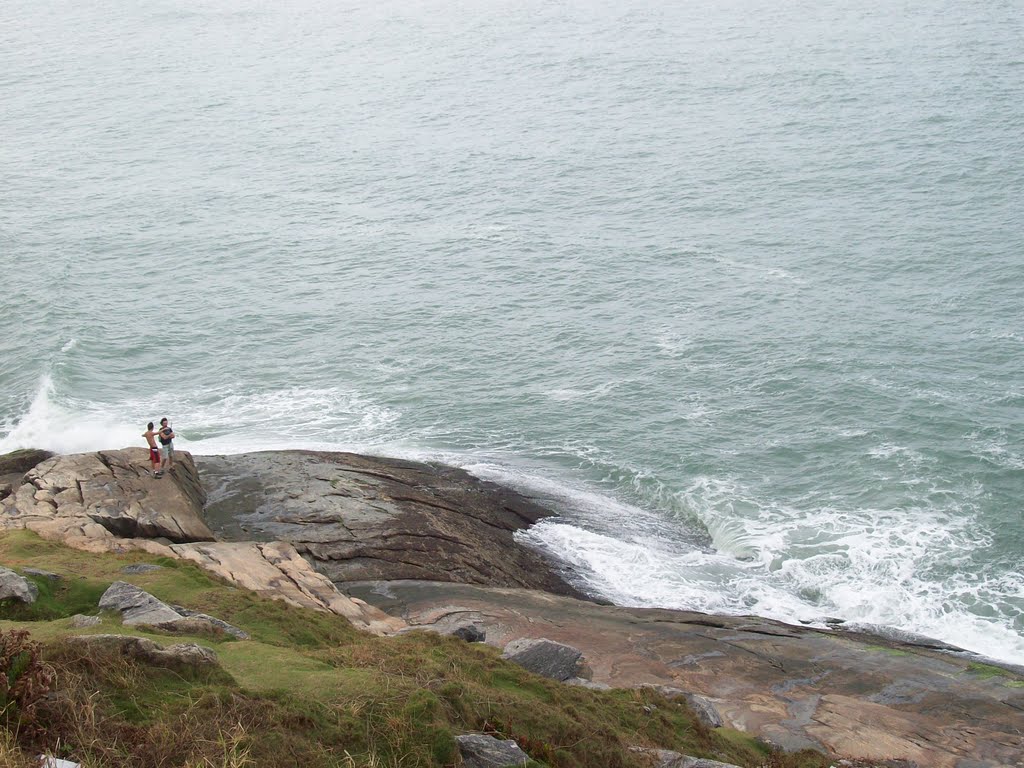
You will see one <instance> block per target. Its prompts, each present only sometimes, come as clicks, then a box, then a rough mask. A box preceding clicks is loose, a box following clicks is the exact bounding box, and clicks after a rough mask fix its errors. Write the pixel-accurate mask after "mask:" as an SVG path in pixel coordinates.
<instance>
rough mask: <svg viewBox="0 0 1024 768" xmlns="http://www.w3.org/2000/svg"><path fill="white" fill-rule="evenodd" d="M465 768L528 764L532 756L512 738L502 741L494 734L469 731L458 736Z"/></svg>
mask: <svg viewBox="0 0 1024 768" xmlns="http://www.w3.org/2000/svg"><path fill="white" fill-rule="evenodd" d="M455 742H456V743H457V744H458V745H459V753H460V754H461V755H462V765H463V766H464V768H511V766H520V765H526V764H527V762H529V760H530V756H529V755H528V754H526V753H525V752H523V750H521V749H520V748H519V745H518V744H516V743H515V742H514V741H512V740H511V739H509V740H507V741H502V740H500V739H496V738H494V737H493V736H485V735H483V734H479V733H469V734H466V735H465V736H456V737H455Z"/></svg>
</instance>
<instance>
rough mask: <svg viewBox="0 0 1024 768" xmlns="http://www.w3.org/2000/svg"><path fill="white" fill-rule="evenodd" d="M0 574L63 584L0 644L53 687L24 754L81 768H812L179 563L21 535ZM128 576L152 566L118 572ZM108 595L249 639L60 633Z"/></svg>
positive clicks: (655, 712) (638, 693)
mask: <svg viewBox="0 0 1024 768" xmlns="http://www.w3.org/2000/svg"><path fill="white" fill-rule="evenodd" d="M0 562H3V563H5V564H6V565H7V566H8V567H12V568H15V569H16V570H17V569H21V568H25V567H37V568H42V569H45V570H49V571H53V572H55V573H59V574H62V575H63V576H64V578H63V579H62V580H61V581H59V582H57V583H53V582H47V583H46V584H44V583H42V582H43V581H46V580H45V579H43V580H38V579H34V580H35V581H36V583H37V584H39V586H40V600H39V602H38V603H37V605H36V606H33V607H31V608H15V607H13V606H9V605H4V606H0V630H5V631H9V630H11V629H15V628H27V629H29V630H30V631H31V633H32V636H33V639H35V640H37V641H39V642H42V643H43V644H44V651H45V657H46V660H47V663H49V664H50V665H51V666H52V667H53V669H54V670H55V671H56V673H57V678H56V681H57V682H56V694H57V695H56V696H54V697H52V700H50V699H48V700H47V701H48V703H47V704H46V707H43V708H42V709H41V711H42V714H41V715H40V717H46V718H47V720H46V721H45V722H43V723H42V725H43V734H44V735H43V736H42V737H38V738H36V739H35V740H34V741H31V742H26V743H23V744H21V745H20V748H21V749H22V750H23V751H24V752H25V754H28V753H30V752H33V751H34V753H36V754H38V752H40V751H47V752H49V753H50V754H55V755H57V756H61V757H66V758H68V759H73V760H76V761H79V762H81V763H82V764H83V766H84V768H106V766H120V765H133V766H139V767H140V768H144V767H145V766H160V768H171V767H172V766H183V768H193V767H195V768H198V767H199V766H229V765H230V766H242V765H259V766H293V765H318V766H344V767H345V768H357V767H361V766H366V767H367V768H385V767H387V768H391V767H395V768H397V767H398V766H401V767H402V768H418V767H421V766H422V767H423V768H428V767H433V766H454V765H457V764H458V757H457V749H456V745H455V741H454V737H455V736H456V735H458V734H460V733H466V732H485V733H490V734H492V735H494V736H497V737H499V738H511V739H515V740H516V741H517V742H518V743H519V745H520V746H521V747H522V748H523V749H524V750H525V751H526V752H527V753H528V754H529V755H530V756H531V758H532V759H533V761H535V762H534V764H535V765H544V766H548V767H549V768H570V767H572V768H575V767H577V766H579V767H580V768H589V767H591V766H592V767H593V768H626V767H628V766H637V768H639V767H640V766H646V765H647V764H648V763H649V759H648V758H647V757H645V756H643V755H640V754H638V753H636V752H634V751H632V750H631V749H630V747H633V746H642V747H656V748H663V749H671V750H675V751H679V752H683V753H685V754H690V755H694V756H698V757H709V758H713V759H717V760H720V761H724V762H729V763H735V764H737V765H741V766H743V765H746V766H754V765H758V766H760V765H765V764H766V763H767V764H770V765H772V766H773V768H820V767H821V766H825V765H828V761H827V760H826V759H825V758H824V756H822V755H818V754H817V753H809V754H804V755H800V756H790V755H785V756H783V755H780V754H769V751H768V749H767V748H766V747H765V746H764V745H763V744H760V743H758V742H756V741H755V740H753V739H751V738H750V737H748V736H746V735H744V734H740V733H738V732H735V731H729V730H726V729H717V730H713V731H712V730H708V729H707V728H706V727H704V726H703V725H702V724H700V723H699V722H698V721H697V720H696V718H695V717H694V715H693V713H692V712H691V711H690V710H689V708H688V707H687V706H686V705H685V703H681V702H679V701H669V700H667V699H665V698H664V697H663V696H661V695H659V694H658V693H657V692H655V691H654V690H653V689H634V690H612V691H595V690H590V689H586V688H577V687H573V686H566V685H563V684H560V683H556V682H554V681H551V680H547V679H545V678H541V677H537V676H535V675H532V674H530V673H528V672H526V671H525V670H524V669H522V668H520V667H518V666H516V665H513V664H511V663H508V662H506V661H504V660H503V659H501V657H500V652H499V651H498V650H497V649H495V648H492V647H490V646H487V645H483V644H467V643H464V642H462V641H460V640H457V639H454V638H450V637H441V636H438V635H435V634H430V633H426V632H413V633H408V634H403V635H399V636H397V637H392V638H379V637H375V636H372V635H368V634H364V633H360V632H357V631H356V630H354V629H353V628H352V626H351V625H350V624H349V623H348V622H347V621H346V620H345V619H343V618H341V617H339V616H334V615H331V614H324V613H317V612H313V611H309V610H304V609H300V608H296V607H293V606H289V605H287V604H285V603H283V602H280V601H273V600H268V599H264V598H261V597H258V596H255V595H253V594H251V593H248V592H245V591H244V590H240V589H238V588H236V587H234V586H232V585H230V584H225V583H222V582H220V581H218V580H217V579H215V578H212V577H211V576H210V575H208V574H206V573H204V572H203V571H201V570H200V569H199V568H197V567H196V566H194V565H193V564H191V563H187V562H182V561H162V560H159V559H158V558H153V557H149V556H146V555H144V554H140V553H132V554H130V555H124V556H115V555H95V554H86V553H82V552H76V551H74V550H70V549H67V548H64V547H62V546H59V545H56V544H52V543H49V542H45V541H42V540H40V539H38V538H37V537H35V536H34V535H32V534H28V533H24V532H9V533H6V534H3V535H0ZM131 562H152V563H156V564H160V565H163V566H165V567H164V568H163V569H161V570H158V571H152V572H149V573H144V574H135V575H128V574H124V573H122V572H121V568H122V567H123V566H124V565H126V564H128V563H131ZM117 580H123V581H128V582H130V583H133V584H136V585H138V586H140V587H142V588H143V589H145V590H147V591H148V592H151V593H152V594H153V595H155V596H156V597H158V598H160V599H161V600H164V601H166V602H169V603H177V604H181V605H186V606H188V607H190V608H193V609H196V610H201V611H204V612H206V613H209V614H211V615H214V616H217V617H218V618H222V619H224V620H225V621H228V622H230V623H232V624H234V625H236V626H238V627H240V628H242V629H244V630H245V631H247V632H249V633H250V635H251V636H252V639H251V640H248V641H238V640H234V639H232V638H230V637H220V636H218V637H213V638H211V637H203V638H192V637H177V636H176V637H168V636H167V635H165V634H160V633H156V632H152V631H149V632H147V631H145V630H142V629H139V628H129V627H123V626H122V625H121V624H120V622H119V620H118V619H117V618H116V617H113V616H105V617H104V620H103V624H102V625H101V626H100V627H97V628H90V629H85V630H74V629H72V628H71V626H70V621H69V618H68V617H70V616H72V615H74V614H75V613H86V614H89V613H96V607H95V606H96V601H97V600H98V599H99V596H100V595H101V594H102V592H103V590H105V589H106V587H107V586H109V584H110V583H111V582H113V581H117ZM44 588H45V590H44ZM44 591H45V594H44ZM44 598H45V599H44ZM86 633H89V634H93V633H130V634H135V635H140V636H144V637H149V638H151V639H153V640H155V641H156V642H158V643H161V644H164V645H167V644H171V643H175V642H189V641H194V642H198V643H200V644H201V645H206V646H207V647H210V648H212V649H214V650H215V651H216V653H217V655H218V659H219V667H217V668H215V669H214V670H212V671H207V672H189V671H187V670H185V671H183V670H171V669H164V668H159V667H153V666H149V665H146V664H142V663H140V662H136V661H132V660H128V659H124V658H121V657H119V656H117V655H116V654H111V653H102V652H100V653H97V652H89V653H86V652H83V651H82V650H81V648H80V647H79V646H74V645H71V644H69V643H67V642H66V641H65V638H66V637H67V636H69V635H74V634H86ZM8 762H9V763H10V764H12V765H14V764H16V763H17V761H16V760H14V761H8Z"/></svg>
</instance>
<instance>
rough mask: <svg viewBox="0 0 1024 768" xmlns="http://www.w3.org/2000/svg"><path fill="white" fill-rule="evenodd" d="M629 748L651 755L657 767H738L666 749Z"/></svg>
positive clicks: (737, 767)
mask: <svg viewBox="0 0 1024 768" xmlns="http://www.w3.org/2000/svg"><path fill="white" fill-rule="evenodd" d="M631 749H632V751H633V752H638V753H640V754H645V755H651V756H652V757H653V758H654V759H655V760H656V761H657V762H655V765H656V766H657V768H739V766H737V765H733V764H732V763H720V762H718V761H717V760H708V759H707V758H705V757H690V756H689V755H683V754H681V753H679V752H672V751H671V750H668V749H648V748H647V747H632V748H631Z"/></svg>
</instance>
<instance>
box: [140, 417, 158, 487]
mask: <svg viewBox="0 0 1024 768" xmlns="http://www.w3.org/2000/svg"><path fill="white" fill-rule="evenodd" d="M142 436H143V437H144V438H146V442H147V443H149V463H150V464H152V465H153V474H154V475H158V474H159V472H160V451H159V450H158V449H157V447H156V432H155V431H153V422H152V421H151V422H149V424H147V425H146V431H145V432H143V433H142Z"/></svg>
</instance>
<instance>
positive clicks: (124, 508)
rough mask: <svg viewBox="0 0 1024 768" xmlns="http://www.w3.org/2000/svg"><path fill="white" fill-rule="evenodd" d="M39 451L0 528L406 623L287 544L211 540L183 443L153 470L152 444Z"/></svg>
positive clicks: (378, 620) (352, 614) (374, 619)
mask: <svg viewBox="0 0 1024 768" xmlns="http://www.w3.org/2000/svg"><path fill="white" fill-rule="evenodd" d="M22 453H23V454H26V452H22ZM26 455H27V454H26ZM42 456H43V460H42V461H41V463H39V464H38V465H36V466H34V467H30V468H29V469H27V470H26V471H25V473H24V476H23V482H22V483H21V485H20V486H19V487H18V488H17V489H16V490H15V492H14V493H13V494H12V495H10V496H8V497H7V498H5V499H3V500H2V501H0V529H4V528H7V529H12V528H25V529H28V530H31V531H34V532H35V533H37V534H39V535H40V536H42V537H43V538H45V539H49V540H51V541H59V542H61V543H63V544H66V545H67V546H70V547H74V548H75V549H81V550H84V551H87V552H129V551H132V550H143V551H145V552H149V553H150V554H154V555H160V556H164V557H171V558H182V559H186V560H190V561H192V562H195V563H197V564H198V565H200V566H202V567H203V568H206V569H208V570H209V571H211V572H212V573H214V574H215V575H217V576H219V577H221V578H223V579H226V580H227V581H230V582H233V583H235V584H238V585H239V586H243V587H245V588H247V589H250V590H251V591H253V592H256V593H258V594H260V595H263V596H265V597H270V598H273V599H277V600H286V601H288V602H290V603H292V604H293V605H298V606H302V607H305V608H312V609H314V610H319V611H329V612H332V613H337V614H339V615H342V616H345V617H346V618H348V619H349V620H350V621H351V622H352V623H353V624H354V625H355V626H356V627H359V628H360V629H364V630H367V631H370V632H375V633H378V634H383V633H387V632H393V631H397V630H398V629H401V628H402V627H404V623H403V622H402V621H401V620H400V619H395V618H392V617H390V616H388V615H387V614H385V613H383V612H382V611H380V610H378V609H376V608H374V607H372V606H368V605H366V604H365V603H362V602H361V601H359V600H353V599H350V598H348V597H346V596H345V595H343V594H341V593H340V592H338V590H337V589H336V588H335V586H334V585H333V584H332V583H331V582H330V580H329V579H327V578H326V577H325V576H323V575H322V574H320V573H317V571H316V570H314V568H313V567H312V566H311V565H310V563H309V562H307V561H306V560H304V559H303V558H302V557H301V556H300V555H299V554H298V552H297V551H296V550H295V548H294V547H293V546H291V545H290V544H287V543H283V542H261V543H254V542H216V541H214V534H213V532H212V531H211V530H210V528H209V527H207V525H206V523H205V521H204V519H203V505H204V502H205V500H206V492H205V491H204V489H203V486H202V484H201V482H200V478H199V474H198V472H197V471H196V467H195V463H194V462H193V460H192V457H191V456H190V455H189V454H188V453H186V452H184V451H179V452H177V453H176V454H175V467H174V470H173V471H172V472H171V473H169V474H167V475H166V476H164V477H163V478H156V477H153V476H152V475H151V474H150V472H149V454H148V452H147V451H146V450H144V449H141V448H128V449H125V450H121V451H100V452H98V453H86V454H74V455H69V456H50V455H49V454H43V455H42ZM0 458H2V457H0ZM19 461H27V459H24V456H22V458H21V459H19ZM19 466H21V465H19ZM142 570H145V569H142ZM128 572H140V569H137V568H134V569H130V570H129V571H128ZM179 618H181V617H179ZM148 623H149V622H148Z"/></svg>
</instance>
